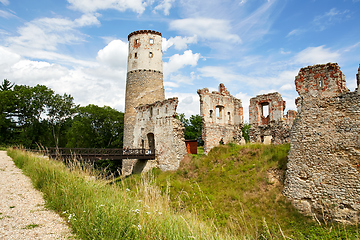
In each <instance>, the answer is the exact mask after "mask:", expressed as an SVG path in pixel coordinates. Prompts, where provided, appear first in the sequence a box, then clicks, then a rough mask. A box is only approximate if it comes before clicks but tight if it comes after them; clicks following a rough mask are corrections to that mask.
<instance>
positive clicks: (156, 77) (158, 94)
mask: <svg viewBox="0 0 360 240" xmlns="http://www.w3.org/2000/svg"><path fill="white" fill-rule="evenodd" d="M164 99H165V91H164V86H163V74H162V73H161V72H157V71H152V70H136V71H131V72H128V74H127V78H126V96H125V114H124V140H123V142H124V147H129V146H132V145H133V139H134V135H133V133H134V126H135V123H136V110H135V107H137V106H139V105H141V104H148V103H153V102H156V101H161V100H164Z"/></svg>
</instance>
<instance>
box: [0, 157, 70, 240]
mask: <svg viewBox="0 0 360 240" xmlns="http://www.w3.org/2000/svg"><path fill="white" fill-rule="evenodd" d="M0 239H16V240H18V239H72V235H71V232H70V229H69V227H68V226H67V225H66V224H65V221H64V220H63V219H62V218H61V217H60V216H59V215H58V214H56V213H55V212H53V211H50V210H47V209H45V208H44V199H43V198H42V195H41V192H39V191H37V190H35V189H34V188H33V186H32V183H31V180H30V178H28V177H27V176H25V175H23V174H22V172H21V170H20V169H18V168H17V167H16V166H15V164H14V162H13V161H12V159H11V158H10V157H8V156H7V155H6V152H5V151H0Z"/></svg>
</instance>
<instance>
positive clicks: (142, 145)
mask: <svg viewBox="0 0 360 240" xmlns="http://www.w3.org/2000/svg"><path fill="white" fill-rule="evenodd" d="M141 148H145V141H144V139H142V140H141Z"/></svg>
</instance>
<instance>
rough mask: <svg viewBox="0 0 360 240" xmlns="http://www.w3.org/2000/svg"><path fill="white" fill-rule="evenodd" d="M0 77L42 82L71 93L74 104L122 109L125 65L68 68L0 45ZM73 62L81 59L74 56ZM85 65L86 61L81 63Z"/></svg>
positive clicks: (18, 82)
mask: <svg viewBox="0 0 360 240" xmlns="http://www.w3.org/2000/svg"><path fill="white" fill-rule="evenodd" d="M0 56H4V58H3V57H1V58H0V78H1V79H5V78H6V79H8V80H9V81H11V82H14V83H16V84H19V85H21V84H24V85H28V86H34V85H36V84H42V85H45V86H48V87H50V88H51V89H53V90H54V91H55V92H56V93H59V94H63V93H65V92H66V93H68V94H71V95H72V96H73V97H74V99H75V103H76V104H81V105H88V104H90V103H92V104H96V105H99V106H103V105H107V106H111V107H114V108H116V109H118V110H122V111H123V109H124V98H125V77H126V69H121V68H120V69H113V68H110V67H108V66H107V65H101V64H99V63H97V64H95V63H93V64H92V65H88V66H90V67H82V66H79V65H78V64H75V65H73V66H72V68H73V69H72V70H69V69H68V68H66V67H64V66H61V65H59V64H53V63H48V62H46V61H31V60H28V59H23V58H22V57H21V56H20V55H19V54H16V53H14V52H13V51H12V50H11V49H9V48H5V47H1V46H0ZM74 62H85V61H82V60H77V59H74ZM84 65H86V64H84Z"/></svg>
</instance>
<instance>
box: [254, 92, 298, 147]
mask: <svg viewBox="0 0 360 240" xmlns="http://www.w3.org/2000/svg"><path fill="white" fill-rule="evenodd" d="M285 107H286V104H285V101H284V100H283V99H282V97H281V95H280V94H279V93H278V92H275V93H268V94H263V95H257V96H256V97H253V98H251V99H250V106H249V124H250V125H251V127H250V129H249V137H250V142H252V143H255V142H261V143H264V144H270V143H274V144H283V143H287V142H290V128H291V127H292V123H293V121H294V119H295V117H296V114H297V113H296V111H294V110H289V111H288V114H287V115H284V110H285Z"/></svg>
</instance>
